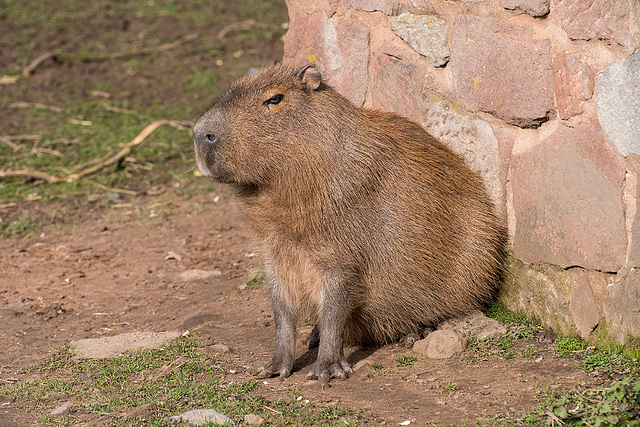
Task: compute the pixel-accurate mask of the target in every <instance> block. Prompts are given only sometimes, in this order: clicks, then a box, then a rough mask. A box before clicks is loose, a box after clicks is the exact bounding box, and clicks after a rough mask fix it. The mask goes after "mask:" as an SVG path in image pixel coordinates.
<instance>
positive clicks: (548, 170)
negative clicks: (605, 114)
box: [510, 122, 627, 272]
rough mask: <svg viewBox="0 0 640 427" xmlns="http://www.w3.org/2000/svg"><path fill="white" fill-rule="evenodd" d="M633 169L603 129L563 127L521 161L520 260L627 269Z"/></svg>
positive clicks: (515, 172) (517, 191) (517, 185)
mask: <svg viewBox="0 0 640 427" xmlns="http://www.w3.org/2000/svg"><path fill="white" fill-rule="evenodd" d="M625 172H626V168H625V166H624V164H623V162H622V160H621V159H620V157H619V156H618V155H617V154H616V153H615V152H614V151H612V150H611V149H610V148H609V146H608V145H607V143H606V141H605V136H604V133H603V132H602V129H601V128H600V126H599V125H598V124H597V123H596V122H592V123H589V124H582V125H579V126H577V127H576V128H575V129H572V128H569V127H566V126H563V125H560V127H559V128H558V129H557V130H556V131H555V132H554V133H553V134H552V135H551V136H550V137H549V138H547V139H546V140H544V141H543V142H542V143H541V144H539V145H538V146H536V147H535V148H534V149H533V150H531V151H529V152H526V153H523V154H520V155H517V156H514V158H513V161H512V168H511V175H510V181H511V186H512V188H513V207H514V211H515V217H516V227H515V236H514V242H513V244H514V252H515V256H516V257H517V258H519V259H521V260H523V261H525V262H528V263H550V264H555V265H559V266H561V267H571V266H581V267H584V268H586V269H594V270H600V271H606V272H615V271H618V270H620V269H621V268H622V266H623V265H624V262H625V255H626V248H627V233H626V231H625V218H624V206H623V203H622V185H623V182H624V179H625Z"/></svg>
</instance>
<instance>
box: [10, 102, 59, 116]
mask: <svg viewBox="0 0 640 427" xmlns="http://www.w3.org/2000/svg"><path fill="white" fill-rule="evenodd" d="M9 108H39V109H41V110H51V111H53V112H54V113H60V112H62V108H60V107H56V106H55V105H45V104H41V103H39V102H14V103H13V104H9Z"/></svg>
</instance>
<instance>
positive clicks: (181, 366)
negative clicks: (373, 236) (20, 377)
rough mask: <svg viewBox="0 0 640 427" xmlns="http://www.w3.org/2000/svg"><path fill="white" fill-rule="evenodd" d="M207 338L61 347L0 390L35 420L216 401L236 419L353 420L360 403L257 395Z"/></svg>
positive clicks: (158, 414)
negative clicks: (131, 346)
mask: <svg viewBox="0 0 640 427" xmlns="http://www.w3.org/2000/svg"><path fill="white" fill-rule="evenodd" d="M211 344H212V342H209V341H205V340H201V339H200V338H198V337H183V338H180V339H178V340H176V341H174V342H171V343H169V344H167V345H166V346H165V347H164V348H160V349H155V350H146V351H141V352H135V353H126V354H124V355H121V356H118V357H116V358H113V359H90V360H74V359H72V357H71V356H72V352H71V350H70V349H69V348H68V347H63V348H60V349H56V350H53V351H52V352H51V353H50V354H49V356H48V357H47V359H45V360H44V361H42V362H41V363H40V364H38V365H37V366H35V367H34V368H32V371H33V370H37V371H38V373H39V376H38V378H37V379H32V380H26V381H19V382H16V383H2V384H0V394H2V395H5V396H9V397H11V398H12V399H14V401H15V404H16V406H18V407H23V408H25V409H26V410H27V411H29V412H30V413H32V414H34V415H35V416H37V415H38V414H42V416H41V417H40V418H39V422H40V423H42V424H45V425H70V424H75V423H81V424H82V423H86V422H89V423H91V421H90V420H95V417H96V416H99V417H100V418H102V419H104V420H105V422H106V423H107V424H109V425H117V426H142V425H157V426H161V425H169V424H168V422H167V421H165V420H166V418H167V417H169V416H172V415H177V414H180V413H183V412H186V411H188V410H191V409H195V408H212V409H215V410H216V411H218V412H221V413H224V414H225V415H227V416H229V417H230V418H232V419H234V420H235V421H236V422H237V423H241V422H242V419H243V417H244V415H246V414H250V413H252V414H256V415H259V416H261V417H262V418H264V419H265V420H267V422H268V423H270V424H273V425H283V424H288V425H290V424H303V425H328V424H331V422H332V420H338V419H340V420H341V422H342V421H344V422H346V424H348V425H355V424H357V423H358V419H359V417H360V411H358V410H354V409H350V408H338V407H335V406H321V405H310V404H305V403H303V402H299V401H298V400H297V399H296V398H294V397H292V398H291V399H290V400H288V401H285V400H278V401H269V400H267V399H265V398H264V397H262V396H260V385H261V383H260V382H258V381H255V380H253V379H248V380H243V381H231V382H228V381H227V380H225V369H224V368H223V367H222V366H220V365H221V364H223V363H224V362H222V361H219V360H215V359H213V360H212V359H210V358H209V357H208V356H207V355H206V354H205V352H203V351H202V350H201V349H202V348H203V347H206V346H208V345H211ZM298 394H299V393H298ZM291 396H295V394H292V395H291ZM62 402H70V403H71V404H72V406H71V413H70V414H69V415H68V416H65V417H63V418H52V417H50V416H48V415H45V414H48V413H50V411H51V410H52V409H53V408H55V407H56V406H58V405H59V404H60V403H62ZM140 408H145V409H144V410H143V412H144V413H145V415H144V419H143V418H141V417H140V416H139V415H136V413H139V412H136V411H139V410H140Z"/></svg>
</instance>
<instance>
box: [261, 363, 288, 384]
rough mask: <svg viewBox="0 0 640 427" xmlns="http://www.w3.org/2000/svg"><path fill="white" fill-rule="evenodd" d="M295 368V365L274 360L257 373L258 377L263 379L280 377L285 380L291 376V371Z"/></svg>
mask: <svg viewBox="0 0 640 427" xmlns="http://www.w3.org/2000/svg"><path fill="white" fill-rule="evenodd" d="M292 368H293V363H286V362H283V361H277V360H275V359H274V360H272V361H271V362H269V363H268V364H267V365H266V366H263V367H261V368H260V369H258V371H257V372H256V374H255V375H256V377H258V378H260V379H263V378H271V377H275V376H279V377H280V379H282V380H283V379H285V378H287V377H288V376H289V375H291V370H292Z"/></svg>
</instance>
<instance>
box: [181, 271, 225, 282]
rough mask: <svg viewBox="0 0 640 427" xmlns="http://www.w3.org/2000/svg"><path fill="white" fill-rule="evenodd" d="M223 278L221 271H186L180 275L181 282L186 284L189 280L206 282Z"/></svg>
mask: <svg viewBox="0 0 640 427" xmlns="http://www.w3.org/2000/svg"><path fill="white" fill-rule="evenodd" d="M217 276H222V271H220V270H185V271H183V272H181V273H180V274H178V277H179V278H180V280H184V281H185V282H187V281H189V280H206V279H210V278H211V277H217Z"/></svg>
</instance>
